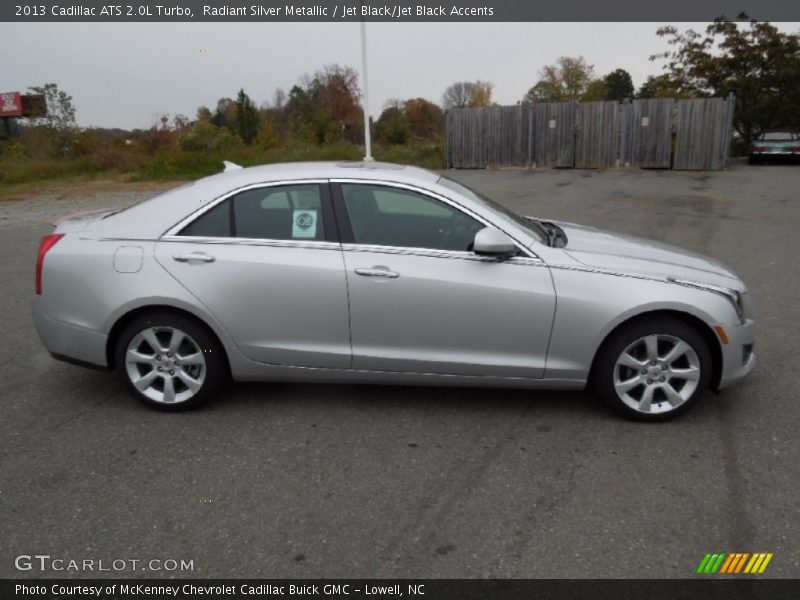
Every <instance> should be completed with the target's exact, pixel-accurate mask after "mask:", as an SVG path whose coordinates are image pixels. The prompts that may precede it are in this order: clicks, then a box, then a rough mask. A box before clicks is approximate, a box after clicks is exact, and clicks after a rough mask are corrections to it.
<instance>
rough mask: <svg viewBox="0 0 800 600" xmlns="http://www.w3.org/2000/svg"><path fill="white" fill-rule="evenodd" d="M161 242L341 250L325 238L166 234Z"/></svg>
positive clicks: (339, 245) (338, 244)
mask: <svg viewBox="0 0 800 600" xmlns="http://www.w3.org/2000/svg"><path fill="white" fill-rule="evenodd" d="M158 241H159V242H173V243H181V242H182V243H185V244H186V243H190V244H227V245H231V246H269V247H274V248H307V249H313V250H341V249H342V245H341V244H340V243H339V242H328V241H325V240H319V241H314V240H311V241H309V240H273V239H267V238H263V239H262V238H240V237H209V236H191V235H169V236H166V235H165V236H164V237H162V238H161V239H160V240H158Z"/></svg>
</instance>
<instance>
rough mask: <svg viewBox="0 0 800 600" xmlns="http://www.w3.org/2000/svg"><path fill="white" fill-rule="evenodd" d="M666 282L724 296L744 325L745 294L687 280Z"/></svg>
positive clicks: (673, 279) (731, 289) (671, 278)
mask: <svg viewBox="0 0 800 600" xmlns="http://www.w3.org/2000/svg"><path fill="white" fill-rule="evenodd" d="M667 279H668V281H671V282H672V283H677V284H678V285H685V286H687V287H693V288H697V289H699V290H706V291H709V292H714V293H715V294H719V295H721V296H725V297H726V298H727V299H728V301H730V303H731V304H732V305H733V308H734V310H735V311H736V316H737V317H739V322H740V323H741V324H743V325H744V322H745V319H746V318H747V315H746V314H745V299H744V295H745V294H746V293H747V292H740V291H739V290H735V289H733V288H729V287H724V286H721V285H714V284H713V283H700V282H698V281H689V280H688V279H675V278H673V277H668V278H667Z"/></svg>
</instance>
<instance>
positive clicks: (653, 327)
mask: <svg viewBox="0 0 800 600" xmlns="http://www.w3.org/2000/svg"><path fill="white" fill-rule="evenodd" d="M651 334H658V335H671V336H675V337H677V338H680V339H682V340H683V341H685V342H686V343H687V344H689V345H690V346H691V347H692V349H693V350H694V351H695V352H696V353H697V357H698V359H699V361H700V380H699V381H698V385H697V389H696V390H695V391H694V393H693V394H692V395H691V396H690V397H689V399H688V400H687V401H686V402H684V403H683V404H681V405H680V406H679V407H678V408H676V409H674V410H671V411H669V412H666V413H661V414H645V413H640V412H638V411H636V410H634V409H632V408H630V407H629V406H628V405H627V404H625V403H624V402H623V401H622V400H621V399H620V398H619V396H618V395H617V392H616V390H615V389H614V368H615V365H616V361H617V358H618V357H619V355H620V354H621V353H622V351H623V350H624V349H625V348H627V347H628V346H629V345H630V344H632V343H633V342H634V341H636V340H637V339H639V338H642V337H644V336H646V335H651ZM711 368H712V359H711V352H710V350H709V348H708V345H707V343H706V342H705V340H704V339H703V336H701V335H700V333H698V331H697V330H696V329H695V328H694V327H692V326H691V325H689V324H688V323H685V322H684V321H681V320H680V319H673V318H669V317H659V318H655V317H654V318H644V319H639V320H637V321H634V322H631V323H629V324H627V325H623V326H622V327H621V328H620V329H619V330H617V331H615V332H614V333H613V334H612V335H611V336H610V337H609V338H608V339H607V340H606V342H605V343H604V344H603V346H602V347H601V349H600V352H599V354H598V358H597V361H596V362H595V366H594V369H593V373H592V379H593V384H594V387H595V390H596V391H597V393H598V395H599V396H600V398H601V399H602V400H603V401H604V402H605V403H606V404H607V405H609V406H610V407H611V408H613V409H614V410H616V411H617V412H618V413H620V414H622V415H623V416H625V417H627V418H629V419H632V420H634V421H667V420H669V419H673V418H675V417H677V416H679V415H681V414H683V413H684V412H686V411H687V410H689V409H690V408H691V407H692V406H694V404H696V403H697V402H698V401H699V400H700V398H701V397H702V396H703V394H704V393H705V391H706V389H707V388H708V385H709V382H710V381H711Z"/></svg>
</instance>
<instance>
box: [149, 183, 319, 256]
mask: <svg viewBox="0 0 800 600" xmlns="http://www.w3.org/2000/svg"><path fill="white" fill-rule="evenodd" d="M327 183H328V180H327V179H324V178H323V179H320V178H315V179H282V180H278V181H268V182H260V183H250V184H248V185H243V186H241V187H238V188H235V189H233V190H229V191H227V192H225V193H224V194H222V195H221V196H217V197H216V198H214V199H213V200H210V201H208V203H206V204H205V205H203V206H201V207H200V208H198V209H197V210H195V211H194V212H193V213H191V214H190V215H189V216H187V217H184V218H183V219H181V220H180V221H178V222H177V223H176V224H175V225H173V226H172V227H170V228H169V229H167V230H166V231H165V232H164V233H162V234H161V236H160V239H165V238H173V237H177V238H180V239H183V240H192V241H194V240H200V239H231V240H235V239H248V238H234V237H231V238H207V237H205V236H192V235H178V232H179V231H180V230H181V229H183V228H184V227H186V226H187V225H189V223H191V222H192V221H194V220H195V219H199V218H200V217H201V216H203V215H204V214H205V213H207V212H208V211H209V210H211V209H212V208H214V207H215V206H217V205H218V204H221V203H222V202H225V200H227V199H228V198H231V197H233V196H235V195H237V194H241V193H242V192H247V191H250V190H255V189H258V188H269V187H277V186H281V185H304V184H317V185H327ZM250 239H251V238H250ZM258 239H261V238H258ZM267 239H269V238H264V240H267ZM275 241H292V240H275Z"/></svg>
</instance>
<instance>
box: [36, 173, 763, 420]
mask: <svg viewBox="0 0 800 600" xmlns="http://www.w3.org/2000/svg"><path fill="white" fill-rule="evenodd" d="M226 164H227V167H226V170H225V172H223V173H220V174H219V175H215V176H212V177H207V178H205V179H201V180H199V181H197V182H195V183H192V184H189V185H185V186H183V187H179V188H177V189H174V190H171V191H169V192H167V193H164V194H161V195H159V196H156V197H155V198H152V199H150V200H147V201H145V202H142V203H140V204H137V205H135V206H133V207H131V208H128V209H126V210H121V211H117V212H101V213H97V214H91V215H82V216H76V217H73V218H67V219H65V220H62V221H61V222H60V223H59V224H58V225H57V227H56V229H55V231H54V233H52V234H50V235H47V236H45V237H44V238H43V239H42V242H41V247H40V249H39V256H38V261H37V265H36V296H35V299H34V303H33V311H34V320H35V323H36V328H37V330H38V332H39V335H40V337H41V339H42V341H43V342H44V345H45V346H46V347H47V349H48V350H49V351H50V353H51V354H52V355H53V356H54V357H56V358H61V359H65V360H68V361H71V362H76V363H79V364H84V365H89V366H96V367H101V368H106V369H113V370H114V371H116V372H117V373H118V374H119V376H120V377H121V379H122V380H123V382H124V383H125V385H126V386H127V388H128V389H129V390H130V391H131V392H132V393H133V395H134V396H136V397H137V398H138V399H140V400H141V401H143V402H145V403H146V404H148V405H150V406H152V407H155V408H160V409H167V410H177V409H184V408H190V407H194V406H196V405H198V404H200V403H202V402H204V401H206V400H208V399H209V398H211V397H213V396H215V395H217V394H218V392H219V391H220V389H221V387H222V386H223V384H224V383H225V381H226V380H229V379H233V380H234V381H317V382H323V381H324V382H369V383H387V384H388V383H391V384H415V385H465V386H495V387H520V388H530V389H537V388H539V389H582V388H584V387H586V386H587V384H590V385H591V387H592V388H593V389H594V390H595V391H596V392H597V394H598V395H599V396H600V397H601V398H602V399H603V400H605V401H606V402H607V403H609V404H610V405H611V406H612V407H614V408H616V409H617V410H618V411H620V412H621V413H622V414H623V415H625V416H628V417H630V418H634V419H638V420H645V421H647V420H651V421H652V420H664V419H667V418H670V417H673V416H676V415H678V414H680V413H682V412H684V411H685V410H686V409H688V408H689V407H690V406H691V405H693V404H694V403H695V402H697V401H698V399H699V398H700V397H701V396H702V395H703V393H704V392H705V391H706V390H707V389H709V388H711V389H714V390H719V389H722V388H724V387H727V386H729V385H731V384H733V383H735V382H737V381H739V380H740V379H742V378H743V377H745V376H746V375H747V374H748V373H749V372H750V371H751V370H752V369H753V365H754V363H755V355H754V353H753V314H752V308H751V302H750V298H749V295H748V293H747V289H746V287H745V285H744V283H743V282H742V281H741V280H740V279H739V278H738V277H737V276H736V275H735V274H734V273H733V272H732V271H731V270H729V269H728V268H726V267H725V266H723V265H722V264H720V263H718V262H716V261H714V260H712V259H710V258H707V257H705V256H702V255H700V254H697V253H694V252H690V251H687V250H682V249H679V248H676V247H673V246H669V245H666V244H661V243H658V242H653V241H648V240H645V239H641V238H635V237H632V236H627V235H621V234H616V233H611V232H608V231H602V230H599V229H594V228H591V227H585V226H581V225H574V224H568V223H559V222H550V221H543V220H539V219H535V218H531V217H521V216H518V215H516V214H514V213H512V212H510V211H509V210H507V209H505V208H503V207H502V206H500V205H498V204H496V203H494V202H493V201H491V200H489V199H487V198H485V197H483V196H481V195H479V194H477V193H475V192H474V191H472V190H470V189H469V188H467V187H464V186H463V185H461V184H459V183H456V182H454V181H451V180H449V179H447V178H446V177H442V176H440V175H439V174H437V173H433V172H430V171H425V170H422V169H418V168H414V167H402V166H398V165H390V164H382V163H376V162H364V163H361V162H353V163H347V162H345V163H298V164H282V165H270V166H263V167H252V168H247V169H242V168H240V167H238V166H237V165H233V164H231V163H226Z"/></svg>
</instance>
